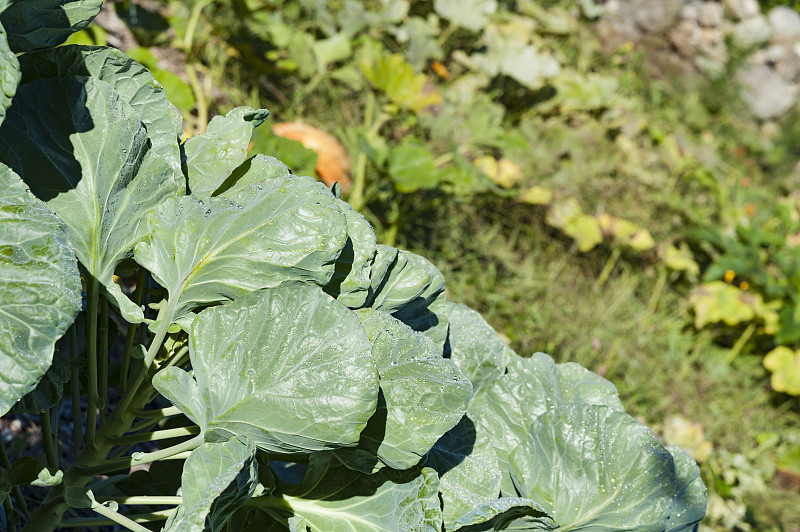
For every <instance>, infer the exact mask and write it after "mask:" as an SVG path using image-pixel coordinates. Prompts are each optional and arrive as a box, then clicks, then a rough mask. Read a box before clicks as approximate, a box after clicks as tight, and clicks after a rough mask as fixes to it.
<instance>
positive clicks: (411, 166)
mask: <svg viewBox="0 0 800 532" xmlns="http://www.w3.org/2000/svg"><path fill="white" fill-rule="evenodd" d="M388 168H389V177H391V179H392V182H393V183H394V187H395V188H396V189H397V191H398V192H403V193H409V192H416V191H417V190H419V189H431V188H435V187H436V186H437V185H438V184H439V174H438V172H437V170H436V166H435V165H434V162H433V154H432V153H431V151H430V150H429V149H428V148H426V147H425V146H423V145H422V144H420V143H419V142H418V141H416V140H414V139H411V140H405V141H403V143H402V144H401V145H399V146H397V147H395V148H392V150H391V151H390V152H389V164H388Z"/></svg>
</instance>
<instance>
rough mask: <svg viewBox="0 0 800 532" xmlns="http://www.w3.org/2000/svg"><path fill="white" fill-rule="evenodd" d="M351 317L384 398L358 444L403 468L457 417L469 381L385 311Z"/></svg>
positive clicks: (433, 347) (465, 401)
mask: <svg viewBox="0 0 800 532" xmlns="http://www.w3.org/2000/svg"><path fill="white" fill-rule="evenodd" d="M356 315H357V316H358V318H359V319H360V320H361V324H362V325H363V327H364V330H365V331H366V332H367V335H368V336H369V338H370V341H371V342H372V356H373V358H374V359H375V365H376V366H377V368H378V375H379V377H380V388H381V392H382V394H383V399H384V402H383V403H379V406H378V411H377V412H376V413H375V417H374V418H373V419H372V420H370V424H369V425H367V428H366V429H365V430H364V432H363V433H362V445H361V446H362V447H366V448H367V449H370V450H373V451H374V452H375V453H376V454H377V456H378V457H379V458H380V459H381V461H382V462H383V463H385V464H386V465H388V466H390V467H392V468H394V469H408V468H410V467H413V466H415V465H417V463H418V462H419V461H420V459H421V458H422V457H423V456H424V455H425V454H426V453H427V452H428V451H429V450H430V449H431V447H433V444H434V443H436V441H437V440H438V439H439V438H440V437H441V436H442V435H443V434H444V433H446V432H447V431H449V430H450V429H452V428H453V427H454V426H455V425H456V423H458V421H459V420H460V419H461V418H462V417H463V415H464V412H465V411H466V409H467V404H468V403H469V398H470V395H471V393H472V385H471V384H470V382H469V380H468V379H467V378H466V377H464V375H463V374H462V373H461V372H460V371H459V370H458V367H457V366H456V365H455V364H454V363H453V361H452V360H447V359H444V358H442V356H441V354H439V351H438V350H437V348H436V345H435V344H434V342H433V341H432V340H431V339H430V338H428V337H426V336H424V335H422V334H420V333H417V332H414V331H413V330H412V329H411V328H410V327H408V326H407V325H404V324H403V323H402V322H400V321H398V320H396V319H394V318H392V317H391V316H390V315H388V314H386V313H385V312H381V311H376V310H372V309H364V310H360V311H358V312H356Z"/></svg>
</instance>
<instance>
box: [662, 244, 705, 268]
mask: <svg viewBox="0 0 800 532" xmlns="http://www.w3.org/2000/svg"><path fill="white" fill-rule="evenodd" d="M664 262H665V263H666V265H667V267H669V268H670V269H671V270H675V271H679V272H688V273H690V274H692V275H699V274H700V266H698V265H697V263H696V262H695V261H694V258H693V257H692V252H691V251H690V250H689V248H688V246H687V245H686V244H685V243H684V244H681V247H680V248H676V247H675V246H667V248H666V249H665V250H664Z"/></svg>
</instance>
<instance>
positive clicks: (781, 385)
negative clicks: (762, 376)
mask: <svg viewBox="0 0 800 532" xmlns="http://www.w3.org/2000/svg"><path fill="white" fill-rule="evenodd" d="M763 363H764V367H765V368H767V369H768V370H770V371H771V372H772V377H771V378H770V383H771V384H772V388H773V389H774V390H776V391H778V392H785V393H788V394H791V395H800V351H792V350H791V349H789V348H788V347H786V346H783V345H781V346H778V347H776V348H775V349H773V350H772V351H770V352H769V353H767V356H765V357H764V361H763Z"/></svg>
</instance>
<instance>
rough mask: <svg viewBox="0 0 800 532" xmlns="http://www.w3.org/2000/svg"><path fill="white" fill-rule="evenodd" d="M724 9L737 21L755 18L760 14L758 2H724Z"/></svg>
mask: <svg viewBox="0 0 800 532" xmlns="http://www.w3.org/2000/svg"><path fill="white" fill-rule="evenodd" d="M725 7H726V8H727V9H728V11H729V12H730V13H731V14H732V15H733V16H734V17H735V18H737V19H739V20H745V19H748V18H752V17H755V16H756V15H758V14H759V13H760V12H761V10H760V9H759V7H758V0H725Z"/></svg>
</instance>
